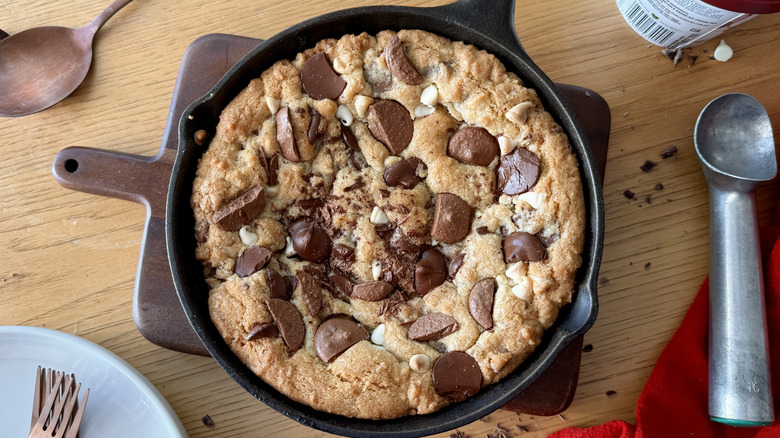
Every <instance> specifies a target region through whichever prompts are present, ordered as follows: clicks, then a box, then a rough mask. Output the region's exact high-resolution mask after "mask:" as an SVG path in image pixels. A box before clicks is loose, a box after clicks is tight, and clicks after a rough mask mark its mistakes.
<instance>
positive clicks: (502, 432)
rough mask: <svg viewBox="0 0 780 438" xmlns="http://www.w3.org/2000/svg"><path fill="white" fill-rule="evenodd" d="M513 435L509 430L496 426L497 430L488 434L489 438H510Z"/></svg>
mask: <svg viewBox="0 0 780 438" xmlns="http://www.w3.org/2000/svg"><path fill="white" fill-rule="evenodd" d="M510 436H511V435H510V433H509V431H508V430H506V429H504V428H503V427H501V426H499V425H498V424H496V430H495V431H493V433H489V434H487V438H509V437H510Z"/></svg>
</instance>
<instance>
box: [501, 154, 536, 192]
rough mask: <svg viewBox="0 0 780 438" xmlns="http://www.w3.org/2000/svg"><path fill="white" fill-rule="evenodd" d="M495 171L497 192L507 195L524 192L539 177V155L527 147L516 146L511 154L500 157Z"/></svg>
mask: <svg viewBox="0 0 780 438" xmlns="http://www.w3.org/2000/svg"><path fill="white" fill-rule="evenodd" d="M496 173H497V176H496V181H497V182H498V191H499V192H504V193H506V194H507V195H519V194H521V193H525V192H527V191H528V190H529V189H530V188H531V187H533V185H534V184H536V181H537V180H538V179H539V157H537V156H536V155H535V154H534V153H533V152H531V151H529V150H528V149H525V148H521V147H518V148H517V149H515V151H514V152H512V153H511V154H508V155H504V156H503V157H501V165H499V166H498V169H496Z"/></svg>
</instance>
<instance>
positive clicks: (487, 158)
mask: <svg viewBox="0 0 780 438" xmlns="http://www.w3.org/2000/svg"><path fill="white" fill-rule="evenodd" d="M498 153H499V149H498V140H496V137H493V136H492V135H491V134H490V133H489V132H488V130H487V129H485V128H478V127H467V128H463V129H461V130H460V131H458V132H456V133H455V135H453V136H452V138H450V141H449V143H447V155H449V156H450V157H452V158H454V159H456V160H458V161H460V162H461V163H466V164H472V165H475V166H487V165H489V164H490V163H492V162H493V159H494V158H496V157H497V156H498Z"/></svg>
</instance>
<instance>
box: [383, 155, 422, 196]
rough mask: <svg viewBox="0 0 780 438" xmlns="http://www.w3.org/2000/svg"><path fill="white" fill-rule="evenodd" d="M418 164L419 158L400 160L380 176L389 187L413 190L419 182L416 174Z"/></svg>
mask: <svg viewBox="0 0 780 438" xmlns="http://www.w3.org/2000/svg"><path fill="white" fill-rule="evenodd" d="M419 162H420V159H419V158H414V159H408V160H401V161H399V162H397V163H395V164H393V165H392V166H390V167H388V168H387V169H385V172H384V173H383V174H382V175H383V176H384V178H385V183H387V185H388V186H390V187H402V188H405V189H413V188H414V187H415V186H416V185H417V184H418V183H419V182H420V181H421V179H420V178H419V177H418V176H417V174H416V172H417V165H418V164H419Z"/></svg>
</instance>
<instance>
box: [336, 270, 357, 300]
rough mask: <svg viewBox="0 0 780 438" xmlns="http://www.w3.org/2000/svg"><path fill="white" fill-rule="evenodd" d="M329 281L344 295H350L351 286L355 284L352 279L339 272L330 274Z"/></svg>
mask: <svg viewBox="0 0 780 438" xmlns="http://www.w3.org/2000/svg"><path fill="white" fill-rule="evenodd" d="M330 282H331V283H333V284H334V285H336V287H337V288H338V289H339V290H340V291H341V293H343V294H344V295H346V296H348V297H351V296H352V288H353V287H354V286H355V285H354V283H352V281H351V280H350V279H349V278H347V277H345V276H343V275H339V274H333V275H331V276H330Z"/></svg>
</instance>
